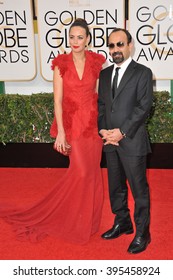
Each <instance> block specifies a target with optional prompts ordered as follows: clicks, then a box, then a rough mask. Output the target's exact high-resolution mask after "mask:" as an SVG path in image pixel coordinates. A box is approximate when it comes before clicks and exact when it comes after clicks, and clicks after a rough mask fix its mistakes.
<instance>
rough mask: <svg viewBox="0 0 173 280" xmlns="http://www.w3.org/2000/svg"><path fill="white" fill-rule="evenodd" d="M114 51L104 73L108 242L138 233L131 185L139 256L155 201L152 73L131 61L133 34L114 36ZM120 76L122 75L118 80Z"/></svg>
mask: <svg viewBox="0 0 173 280" xmlns="http://www.w3.org/2000/svg"><path fill="white" fill-rule="evenodd" d="M108 47H109V54H110V56H111V57H112V59H113V62H114V64H113V65H111V66H109V67H107V68H105V69H103V70H102V71H101V73H100V79H99V98H98V108H99V116H98V127H99V133H100V135H101V137H102V138H103V141H104V151H105V152H106V160H107V168H108V180H109V194H110V202H111V208H112V212H113V213H114V214H115V220H114V225H113V227H112V228H111V229H110V230H108V231H107V232H105V233H104V234H102V238H104V239H113V238H117V237H119V236H120V235H122V234H131V233H133V224H132V221H131V217H130V212H129V208H128V201H127V200H128V187H127V180H128V183H129V185H130V188H131V191H132V194H133V198H134V202H135V209H134V222H135V227H136V234H135V237H134V239H133V241H132V242H131V244H130V246H129V248H128V252H129V253H133V254H135V253H140V252H142V251H144V250H145V249H146V248H147V246H148V244H149V243H150V242H151V237H150V230H149V225H150V196H149V186H148V182H147V178H146V155H147V153H149V152H151V149H150V143H149V139H148V135H147V132H146V128H145V120H146V118H147V116H148V114H149V111H150V108H151V106H152V93H153V82H152V72H151V70H150V69H149V68H147V67H146V66H144V65H141V64H139V63H137V62H135V61H134V60H133V59H132V58H131V53H132V49H133V43H132V37H131V35H130V33H129V32H128V31H127V30H125V29H121V28H116V29H114V30H113V31H112V32H111V34H110V36H109V39H108ZM117 67H118V71H117V70H116V68H117ZM115 72H118V80H117V78H114V75H115ZM116 76H117V75H116Z"/></svg>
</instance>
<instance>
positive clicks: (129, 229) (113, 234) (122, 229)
mask: <svg viewBox="0 0 173 280" xmlns="http://www.w3.org/2000/svg"><path fill="white" fill-rule="evenodd" d="M131 233H133V225H132V224H131V223H128V224H123V225H120V224H116V225H113V227H112V228H111V229H109V230H108V231H106V232H105V233H103V234H102V235H101V237H102V238H104V239H113V238H117V237H119V236H120V235H122V234H131Z"/></svg>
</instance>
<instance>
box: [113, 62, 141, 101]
mask: <svg viewBox="0 0 173 280" xmlns="http://www.w3.org/2000/svg"><path fill="white" fill-rule="evenodd" d="M135 66H136V62H135V61H134V60H132V61H131V63H130V64H129V65H128V67H127V69H126V71H125V72H124V75H123V77H122V79H121V81H120V84H119V86H118V89H117V94H116V96H115V98H114V100H113V102H114V101H115V100H116V98H117V97H118V95H119V94H120V93H121V91H122V90H123V88H124V87H125V85H126V84H127V82H128V81H129V80H130V79H131V77H132V76H133V73H134V71H135Z"/></svg>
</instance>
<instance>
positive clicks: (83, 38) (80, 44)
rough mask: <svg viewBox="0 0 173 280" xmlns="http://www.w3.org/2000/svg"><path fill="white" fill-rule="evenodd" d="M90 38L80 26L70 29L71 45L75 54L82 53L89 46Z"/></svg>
mask: <svg viewBox="0 0 173 280" xmlns="http://www.w3.org/2000/svg"><path fill="white" fill-rule="evenodd" d="M88 41H89V36H87V35H86V30H85V29H84V28H82V27H80V26H74V27H72V28H71V29H70V33H69V43H70V47H71V49H72V51H73V52H81V51H83V50H84V49H85V47H86V45H87V44H88Z"/></svg>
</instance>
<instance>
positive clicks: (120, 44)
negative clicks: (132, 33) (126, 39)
mask: <svg viewBox="0 0 173 280" xmlns="http://www.w3.org/2000/svg"><path fill="white" fill-rule="evenodd" d="M116 46H117V47H118V48H120V49H121V48H123V47H124V46H125V43H123V42H117V43H116V44H114V43H110V44H109V45H108V47H109V49H114V48H115V47H116Z"/></svg>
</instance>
